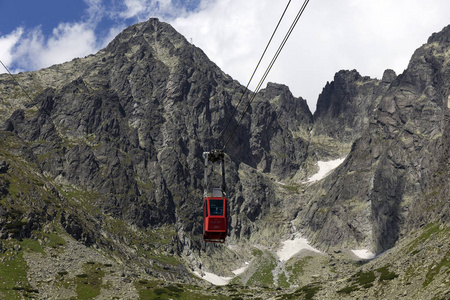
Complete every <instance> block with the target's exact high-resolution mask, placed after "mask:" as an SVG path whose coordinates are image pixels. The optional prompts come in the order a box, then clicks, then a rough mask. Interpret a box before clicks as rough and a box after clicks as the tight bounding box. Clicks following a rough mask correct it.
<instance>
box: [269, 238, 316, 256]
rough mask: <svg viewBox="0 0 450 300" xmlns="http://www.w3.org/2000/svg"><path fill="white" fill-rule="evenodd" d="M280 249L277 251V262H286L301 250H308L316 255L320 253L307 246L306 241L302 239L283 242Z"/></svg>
mask: <svg viewBox="0 0 450 300" xmlns="http://www.w3.org/2000/svg"><path fill="white" fill-rule="evenodd" d="M282 244H283V246H282V247H281V249H279V250H278V251H277V255H278V258H279V260H281V261H288V260H289V259H290V258H291V257H292V256H294V255H295V254H297V253H298V252H300V251H301V250H310V251H314V252H317V253H322V252H320V251H319V250H317V249H316V248H314V247H312V246H311V245H309V243H308V240H306V239H304V238H302V237H296V238H294V239H292V240H287V241H284V242H283V243H282Z"/></svg>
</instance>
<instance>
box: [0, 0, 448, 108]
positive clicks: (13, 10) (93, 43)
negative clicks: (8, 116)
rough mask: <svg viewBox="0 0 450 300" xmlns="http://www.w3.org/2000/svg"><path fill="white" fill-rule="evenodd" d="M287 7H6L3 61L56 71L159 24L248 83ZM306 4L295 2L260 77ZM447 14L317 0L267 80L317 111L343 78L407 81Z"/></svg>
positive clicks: (117, 2)
mask: <svg viewBox="0 0 450 300" xmlns="http://www.w3.org/2000/svg"><path fill="white" fill-rule="evenodd" d="M287 2H288V0H245V1H243V0H186V1H183V0H108V1H107V0H0V12H1V15H2V17H1V22H0V60H1V61H2V62H3V63H5V64H6V65H7V66H8V67H9V69H10V70H11V71H12V72H14V73H16V72H21V71H32V70H38V69H41V68H45V67H49V66H51V65H54V64H59V63H63V62H66V61H70V60H72V59H73V58H76V57H84V56H86V55H89V54H94V53H96V52H97V51H98V50H100V49H101V48H103V47H105V46H106V45H107V44H108V43H109V42H110V41H111V40H112V39H113V38H114V37H115V36H116V35H117V34H118V33H120V32H121V31H122V30H123V29H124V28H126V27H127V26H130V25H132V24H134V23H137V22H141V21H145V20H147V19H148V18H150V17H157V18H159V19H160V20H162V21H164V22H167V23H169V24H171V25H172V26H173V27H174V28H175V29H176V30H178V31H179V32H180V33H181V34H183V35H184V36H185V37H186V38H187V39H188V40H189V41H192V43H193V44H195V45H196V46H197V47H200V48H201V49H202V50H203V51H204V52H205V53H206V54H207V55H208V57H209V58H210V59H211V60H212V61H213V62H215V63H216V64H217V65H218V66H219V67H220V68H222V70H223V71H224V72H226V73H228V74H230V75H231V76H232V77H233V78H235V79H237V80H238V81H239V82H241V83H242V84H246V83H247V81H248V79H249V77H250V75H251V73H252V71H253V69H254V67H255V65H256V63H257V62H258V59H259V56H260V55H261V53H262V51H263V49H264V47H265V45H266V43H267V40H268V39H269V37H270V35H271V33H272V31H273V29H274V27H275V25H276V23H277V21H278V19H279V16H280V15H281V13H282V11H283V9H284V8H285V6H286V4H287ZM302 4H303V0H292V1H291V5H290V7H289V9H288V12H287V15H286V17H285V20H284V21H283V23H282V24H281V27H280V29H279V32H280V34H279V35H278V36H276V38H275V41H274V42H273V47H272V48H269V51H268V53H267V55H266V57H267V60H266V61H263V63H262V66H261V71H264V69H265V67H266V65H267V64H268V62H269V61H270V59H271V57H272V55H273V53H274V52H275V51H276V48H277V47H278V45H279V42H280V41H281V39H282V37H283V36H284V33H285V32H286V31H287V29H288V28H289V25H290V23H291V22H292V20H293V19H294V17H295V15H296V13H297V11H298V10H299V8H300V7H301V5H302ZM449 11H450V1H448V0H396V1H392V0H339V1H336V0H310V2H309V4H308V7H307V8H306V10H305V12H304V14H303V16H302V18H301V19H300V21H299V23H298V25H297V27H296V28H295V30H294V32H293V34H292V35H291V38H290V39H289V41H288V43H287V44H286V46H285V48H284V49H283V52H282V53H281V55H280V57H279V59H278V61H277V62H276V64H275V66H274V68H273V69H272V71H271V73H270V75H269V77H268V81H272V82H278V83H283V84H286V85H287V86H289V88H290V89H291V91H292V92H293V94H294V96H296V97H303V98H305V99H306V100H307V101H308V104H309V107H310V109H311V110H312V111H314V109H315V103H316V101H317V97H318V95H319V93H320V92H321V91H322V88H323V87H324V86H325V83H326V82H327V81H331V80H333V76H334V74H335V73H336V72H338V71H339V70H341V69H350V70H351V69H356V70H358V71H359V72H360V73H361V75H363V76H370V77H373V78H381V76H382V74H383V71H384V70H385V69H388V68H390V69H393V70H394V71H396V72H397V74H399V73H401V72H403V70H404V69H405V68H406V67H407V65H408V61H409V59H410V58H411V55H412V54H413V52H414V50H415V49H417V48H418V47H420V46H421V45H422V44H424V43H426V41H427V38H428V37H429V36H430V35H431V34H432V33H433V32H437V31H440V30H441V29H442V28H443V27H444V26H446V25H448V24H449V23H450V18H449V16H450V15H449ZM4 72H6V71H5V70H3V69H0V73H4ZM260 75H261V74H257V75H256V77H255V78H256V79H255V84H256V83H257V81H258V80H259V77H260ZM258 76H259V77H258ZM264 86H265V85H264ZM253 87H254V85H251V86H250V88H253Z"/></svg>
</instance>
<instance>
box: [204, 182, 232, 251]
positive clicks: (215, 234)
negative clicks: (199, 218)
mask: <svg viewBox="0 0 450 300" xmlns="http://www.w3.org/2000/svg"><path fill="white" fill-rule="evenodd" d="M226 236H227V198H226V197H225V195H223V193H222V191H221V190H220V189H214V190H213V195H212V196H211V197H206V198H205V201H204V202H203V240H204V241H205V242H213V243H224V242H225V238H226Z"/></svg>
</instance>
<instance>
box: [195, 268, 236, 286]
mask: <svg viewBox="0 0 450 300" xmlns="http://www.w3.org/2000/svg"><path fill="white" fill-rule="evenodd" d="M194 274H195V275H197V276H198V277H200V278H202V279H204V280H206V281H208V282H211V283H212V284H214V285H227V284H228V282H230V280H231V279H233V277H223V276H219V275H216V274H214V273H209V272H204V275H203V276H202V275H201V274H200V273H199V272H197V271H194Z"/></svg>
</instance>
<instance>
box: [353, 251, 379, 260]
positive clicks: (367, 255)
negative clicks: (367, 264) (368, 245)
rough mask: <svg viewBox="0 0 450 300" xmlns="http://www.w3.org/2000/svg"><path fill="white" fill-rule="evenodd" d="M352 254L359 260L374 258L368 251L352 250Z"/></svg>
mask: <svg viewBox="0 0 450 300" xmlns="http://www.w3.org/2000/svg"><path fill="white" fill-rule="evenodd" d="M352 252H353V254H355V255H356V256H358V257H359V258H361V259H372V258H375V254H374V253H372V252H371V251H370V250H368V249H360V250H352Z"/></svg>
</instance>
